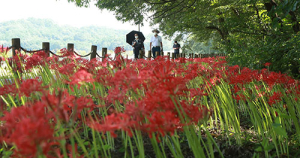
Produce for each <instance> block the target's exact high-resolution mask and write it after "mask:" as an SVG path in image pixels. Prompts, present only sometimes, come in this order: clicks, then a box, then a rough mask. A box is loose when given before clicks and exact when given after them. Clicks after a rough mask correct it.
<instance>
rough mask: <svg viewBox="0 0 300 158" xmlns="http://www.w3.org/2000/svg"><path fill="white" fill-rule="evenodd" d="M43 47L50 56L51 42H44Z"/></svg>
mask: <svg viewBox="0 0 300 158" xmlns="http://www.w3.org/2000/svg"><path fill="white" fill-rule="evenodd" d="M42 49H44V50H45V53H46V54H47V56H48V57H50V53H49V51H50V43H49V42H43V43H42Z"/></svg>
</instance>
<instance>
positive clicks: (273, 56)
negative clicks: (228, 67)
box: [68, 0, 300, 77]
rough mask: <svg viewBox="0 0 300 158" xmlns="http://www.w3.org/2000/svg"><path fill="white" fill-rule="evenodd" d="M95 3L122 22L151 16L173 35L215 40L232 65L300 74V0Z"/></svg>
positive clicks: (83, 1)
mask: <svg viewBox="0 0 300 158" xmlns="http://www.w3.org/2000/svg"><path fill="white" fill-rule="evenodd" d="M68 1H69V2H75V3H76V4H77V5H78V6H87V5H89V4H90V1H89V0H68ZM95 5H96V6H97V7H98V8H99V9H107V10H110V11H114V12H115V13H116V18H117V19H119V20H121V21H131V22H133V23H135V24H138V23H141V24H143V20H144V19H150V20H151V24H152V25H155V24H159V29H160V30H162V32H163V33H164V35H167V36H168V37H173V36H174V35H177V36H181V37H184V36H182V35H187V34H189V35H192V36H193V40H196V41H197V42H201V41H207V40H210V39H213V41H214V45H215V46H216V48H217V49H219V50H222V51H223V50H224V51H226V52H227V53H228V54H229V55H228V56H229V61H230V62H231V63H232V64H240V65H241V66H248V67H252V68H262V67H263V63H264V62H272V63H273V64H272V65H271V67H270V68H271V70H275V71H283V72H290V73H292V74H294V76H295V77H297V75H300V74H299V65H300V63H299V58H300V56H299V49H298V48H299V46H298V44H297V42H299V31H300V24H299V15H300V12H299V5H300V3H299V0H238V1H237V0H180V1H177V0H114V1H112V0H97V1H96V3H95ZM241 58H242V59H241ZM282 64H283V65H282Z"/></svg>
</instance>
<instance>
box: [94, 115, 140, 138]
mask: <svg viewBox="0 0 300 158" xmlns="http://www.w3.org/2000/svg"><path fill="white" fill-rule="evenodd" d="M136 125H137V124H136V121H134V120H132V119H131V118H130V116H129V115H127V114H123V113H118V114H111V115H108V116H106V117H105V119H104V120H103V122H102V123H96V122H94V121H92V122H91V123H90V124H89V126H90V127H91V128H93V129H95V130H97V131H99V132H110V133H111V135H112V136H113V137H117V135H116V134H115V131H117V130H123V131H125V132H127V133H128V134H129V135H132V133H131V128H134V127H135V126H136Z"/></svg>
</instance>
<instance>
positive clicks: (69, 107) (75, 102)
mask: <svg viewBox="0 0 300 158" xmlns="http://www.w3.org/2000/svg"><path fill="white" fill-rule="evenodd" d="M42 103H43V104H45V105H47V107H48V108H49V109H50V110H51V111H53V112H55V113H56V114H57V116H58V117H59V119H62V120H63V121H66V122H68V121H69V120H70V117H71V116H70V115H71V113H72V112H73V115H75V119H76V117H78V118H80V116H79V115H80V113H81V112H82V110H83V109H85V108H86V109H89V110H93V109H94V108H95V107H96V105H95V104H94V102H93V100H92V98H90V97H79V98H77V97H75V96H72V95H70V94H69V93H68V92H67V91H66V90H65V91H59V93H58V94H57V95H56V94H55V93H54V94H50V93H48V94H46V93H44V96H43V97H42Z"/></svg>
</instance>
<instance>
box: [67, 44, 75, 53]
mask: <svg viewBox="0 0 300 158" xmlns="http://www.w3.org/2000/svg"><path fill="white" fill-rule="evenodd" d="M68 51H72V52H73V51H74V44H73V43H68Z"/></svg>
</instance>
